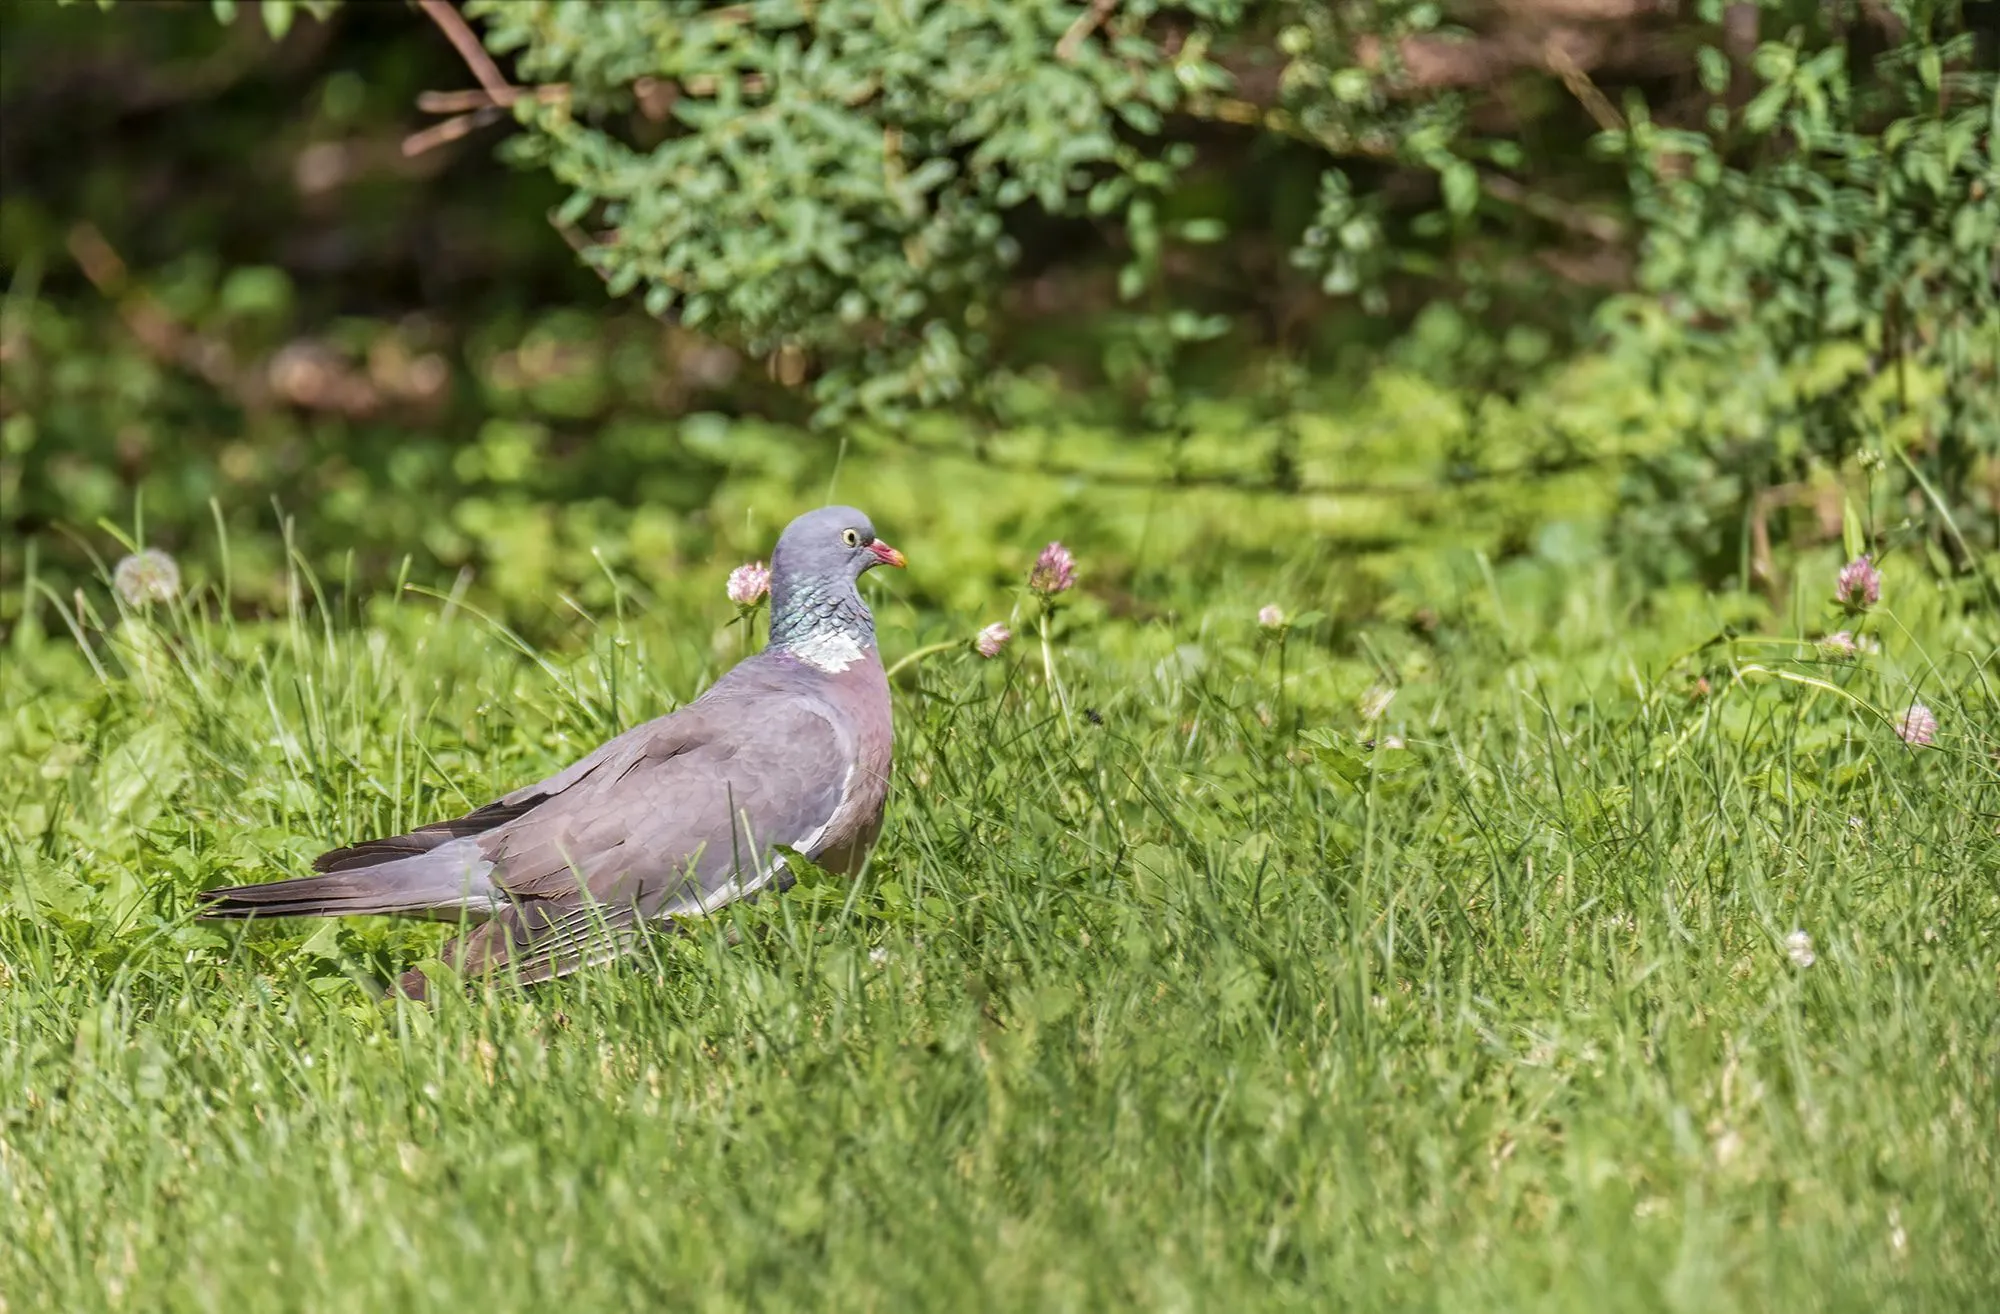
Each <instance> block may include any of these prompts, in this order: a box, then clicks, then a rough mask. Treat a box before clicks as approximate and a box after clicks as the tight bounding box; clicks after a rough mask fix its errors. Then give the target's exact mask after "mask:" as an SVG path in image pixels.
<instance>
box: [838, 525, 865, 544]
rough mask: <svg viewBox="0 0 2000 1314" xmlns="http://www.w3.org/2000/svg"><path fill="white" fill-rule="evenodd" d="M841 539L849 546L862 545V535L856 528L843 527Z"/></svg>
mask: <svg viewBox="0 0 2000 1314" xmlns="http://www.w3.org/2000/svg"><path fill="white" fill-rule="evenodd" d="M840 541H841V542H843V543H845V544H847V546H849V547H860V546H861V535H860V534H859V533H858V532H857V531H855V530H852V529H843V530H841V531H840Z"/></svg>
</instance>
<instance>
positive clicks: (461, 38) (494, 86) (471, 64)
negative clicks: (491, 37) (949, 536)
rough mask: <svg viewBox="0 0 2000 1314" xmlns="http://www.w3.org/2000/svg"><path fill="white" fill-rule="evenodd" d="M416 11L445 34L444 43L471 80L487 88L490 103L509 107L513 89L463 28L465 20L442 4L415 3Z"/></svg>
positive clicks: (422, 0) (432, 1) (423, 0)
mask: <svg viewBox="0 0 2000 1314" xmlns="http://www.w3.org/2000/svg"><path fill="white" fill-rule="evenodd" d="M417 7H418V8H419V9H421V10H423V11H424V13H425V15H426V16H428V17H429V19H430V20H431V21H432V22H433V23H436V24H437V25H438V27H439V28H440V29H441V30H442V31H443V32H444V35H445V39H446V40H447V41H449V42H451V44H452V49H454V50H456V51H458V57H459V58H460V59H462V60H464V61H465V65H466V67H467V68H469V69H471V70H472V76H473V77H475V78H478V79H479V85H480V86H482V87H484V88H486V94H487V95H488V96H491V97H492V98H493V103H494V104H496V105H499V104H512V103H513V101H512V97H513V96H514V94H515V89H514V87H513V86H511V85H510V84H509V83H508V81H507V79H506V77H505V76H504V75H502V73H501V72H500V66H499V65H498V64H495V63H494V62H493V57H492V56H491V55H489V54H487V53H486V47H484V46H482V45H480V44H479V38H478V36H477V35H475V34H474V33H473V30H472V29H471V28H470V27H468V26H467V25H466V22H465V18H464V17H463V16H462V15H461V14H460V13H459V12H458V10H456V9H454V8H452V7H451V6H450V5H449V4H447V3H445V0H417Z"/></svg>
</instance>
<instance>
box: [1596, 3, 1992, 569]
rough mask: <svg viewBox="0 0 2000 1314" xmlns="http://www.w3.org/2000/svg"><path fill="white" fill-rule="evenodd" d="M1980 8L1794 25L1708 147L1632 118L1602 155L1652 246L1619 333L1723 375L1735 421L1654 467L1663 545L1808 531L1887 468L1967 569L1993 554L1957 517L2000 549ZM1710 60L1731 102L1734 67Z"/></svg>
mask: <svg viewBox="0 0 2000 1314" xmlns="http://www.w3.org/2000/svg"><path fill="white" fill-rule="evenodd" d="M1710 8H1711V9H1712V10H1713V11H1716V12H1719V11H1720V8H1721V6H1720V5H1719V4H1712V5H1711V6H1710ZM1794 10H1796V11H1797V12H1796V13H1794V12H1793V11H1794ZM1962 11H1963V6H1962V5H1959V4H1956V3H1943V4H1940V3H1931V2H1930V0H1918V2H1914V3H1897V4H1892V5H1888V6H1885V7H1884V8H1883V9H1882V10H1880V11H1877V12H1874V13H1873V14H1871V17H1872V18H1873V19H1874V20H1875V21H1876V22H1878V23H1885V24H1888V25H1889V27H1890V30H1889V31H1888V32H1886V33H1885V32H1871V31H1870V30H1869V29H1868V28H1866V27H1859V26H1857V24H1856V19H1857V15H1855V14H1853V13H1851V12H1848V11H1847V10H1846V9H1844V8H1843V7H1841V6H1788V7H1783V9H1782V10H1781V12H1783V13H1785V15H1786V16H1787V18H1788V19H1789V20H1790V21H1791V22H1792V23H1793V25H1792V26H1790V27H1789V28H1788V29H1787V30H1786V31H1785V32H1784V34H1783V37H1782V39H1780V40H1775V41H1767V42H1765V43H1763V44H1761V45H1759V46H1758V47H1757V49H1756V52H1755V55H1754V57H1753V61H1752V68H1753V74H1752V77H1753V79H1754V80H1753V82H1752V86H1753V88H1754V94H1751V95H1749V96H1748V97H1747V98H1744V99H1742V101H1741V103H1740V104H1736V105H1733V106H1731V105H1727V104H1723V103H1718V104H1717V105H1715V106H1713V107H1712V108H1711V110H1710V112H1709V114H1708V116H1707V117H1706V119H1705V121H1704V124H1703V126H1702V128H1701V129H1699V130H1682V129H1675V128H1672V127H1668V126H1664V125H1661V124H1659V123H1655V122H1653V121H1651V120H1650V119H1649V118H1648V117H1647V114H1646V111H1645V107H1644V106H1643V105H1639V104H1634V105H1633V106H1632V107H1631V108H1632V111H1633V122H1632V127H1631V130H1630V132H1629V133H1627V134H1624V135H1622V136H1611V137H1608V138H1607V139H1606V143H1605V144H1607V145H1609V146H1611V147H1613V148H1614V149H1616V150H1617V151H1618V153H1620V154H1621V155H1623V156H1624V157H1625V158H1627V159H1628V160H1629V161H1630V163H1631V166H1632V187H1633V196H1634V201H1635V208H1636V212H1637V214H1638V215H1639V217H1640V218H1641V220H1642V221H1643V223H1644V232H1645V240H1644V244H1643V246H1642V262H1641V266H1640V283H1641V286H1642V288H1643V289H1644V295H1643V296H1631V297H1625V298H1621V299H1619V300H1618V301H1617V302H1616V303H1614V305H1613V306H1611V307H1609V308H1608V309H1609V312H1610V313H1609V316H1608V317H1609V318H1610V320H1611V322H1612V323H1613V324H1614V334H1615V335H1617V336H1620V337H1623V338H1625V339H1626V341H1625V344H1624V345H1625V346H1626V348H1627V349H1629V350H1631V351H1633V352H1635V353H1638V354H1640V355H1642V356H1647V357H1651V358H1653V359H1656V360H1660V361H1662V362H1665V361H1668V360H1671V359H1673V358H1677V357H1693V358H1696V359H1699V360H1702V361H1706V362H1713V363H1715V364H1720V365H1724V366H1726V367H1727V368H1724V369H1718V370H1715V371H1713V372H1712V374H1711V375H1710V380H1711V385H1710V386H1712V387H1713V388H1714V389H1715V390H1716V400H1717V402H1718V404H1719V408H1720V409H1721V410H1722V411H1723V412H1724V413H1726V414H1731V415H1733V416H1734V417H1735V419H1734V421H1733V422H1727V423H1723V424H1720V425H1716V426H1713V427H1704V428H1701V429H1696V430H1692V431H1690V433H1689V440H1690V441H1689V442H1688V443H1687V444H1685V445H1684V446H1682V447H1680V448H1679V449H1677V450H1675V451H1674V452H1671V453H1669V454H1668V456H1667V459H1666V460H1665V461H1664V462H1660V463H1653V464H1651V465H1649V466H1648V467H1647V468H1645V469H1644V470H1643V471H1642V473H1641V476H1640V479H1641V480H1642V481H1644V482H1645V483H1647V484H1650V486H1651V488H1652V489H1653V490H1655V491H1654V495H1652V496H1643V495H1642V497H1641V498H1640V499H1638V500H1639V501H1640V503H1641V507H1640V509H1639V511H1638V513H1637V514H1635V515H1634V517H1633V518H1632V519H1633V521H1634V522H1635V523H1636V524H1637V525H1638V526H1639V527H1640V529H1641V532H1642V533H1644V534H1646V535H1647V536H1648V537H1653V538H1660V539H1665V540H1667V543H1665V544H1663V546H1668V545H1671V546H1678V547H1681V548H1684V549H1686V548H1690V547H1691V548H1692V549H1693V550H1694V551H1695V552H1696V553H1697V554H1698V555H1706V556H1710V557H1713V556H1716V555H1718V553H1719V552H1726V550H1727V549H1726V548H1725V547H1724V541H1725V540H1724V536H1723V535H1722V534H1720V533H1718V529H1719V528H1720V527H1722V526H1724V525H1726V524H1728V523H1729V522H1730V521H1732V520H1734V521H1737V522H1739V523H1740V522H1741V521H1742V520H1743V519H1744V518H1745V517H1746V516H1747V517H1750V518H1752V519H1755V520H1761V519H1763V518H1764V517H1766V516H1769V515H1772V514H1775V513H1777V512H1779V511H1780V510H1785V509H1791V508H1794V507H1795V508H1797V509H1799V510H1800V511H1805V512H1808V513H1810V504H1811V503H1813V502H1814V501H1819V502H1821V503H1824V502H1825V500H1826V494H1827V490H1828V487H1829V485H1834V484H1838V483H1839V482H1841V481H1843V480H1848V479H1852V478H1855V477H1857V476H1860V477H1866V476H1871V475H1879V474H1885V473H1886V475H1887V476H1888V478H1887V483H1888V484H1889V485H1890V486H1891V487H1893V488H1895V489H1896V490H1897V491H1898V492H1900V493H1902V494H1904V495H1905V496H1906V497H1907V498H1908V499H1909V500H1910V501H1911V502H1912V503H1913V504H1915V503H1918V499H1920V498H1921V499H1923V500H1924V501H1925V502H1928V503H1929V505H1930V508H1931V509H1934V510H1935V511H1937V512H1941V513H1942V518H1943V520H1944V521H1945V524H1944V525H1943V526H1942V528H1943V529H1945V530H1946V531H1947V532H1944V533H1941V534H1940V535H1939V543H1940V547H1941V548H1942V549H1944V550H1947V551H1949V552H1951V553H1952V554H1954V556H1955V557H1956V558H1957V559H1958V561H1959V562H1961V563H1962V562H1963V561H1965V560H1967V559H1969V558H1970V557H1971V555H1972V553H1973V552H1974V551H1975V549H1974V548H1973V546H1972V545H1971V544H1970V543H1969V542H1968V541H1967V539H1966V537H1965V536H1964V533H1963V532H1962V531H1960V530H1959V529H1958V528H1957V524H1958V523H1963V524H1965V525H1967V526H1969V527H1973V528H1974V529H1975V532H1978V531H1980V530H1982V529H1983V531H1984V532H1983V534H1982V535H1981V536H1982V537H1985V538H1986V546H1987V547H1989V548H1990V547H1991V546H1993V545H1994V544H1995V543H1996V542H2000V539H1995V538H1994V537H1992V536H1993V535H1996V534H2000V517H1996V515H1995V509H1996V506H2000V459H1996V458H2000V78H1996V76H1995V74H1994V72H1993V64H1992V55H1993V50H1992V45H1991V42H1990V39H1989V41H1988V44H1987V46H1986V49H1985V51H1984V55H1985V59H1984V61H1983V62H1982V60H1981V58H1980V54H1981V51H1980V49H1979V46H1978V43H1977V41H1976V39H1975V37H1974V35H1973V34H1972V33H1970V32H1968V31H1965V30H1963V29H1962V26H1961V20H1962V18H1963V12H1962ZM1871 38H1872V39H1871ZM1697 53H1698V64H1699V67H1700V69H1701V74H1702V79H1703V84H1704V86H1705V87H1706V88H1707V89H1708V90H1709V91H1710V92H1712V93H1714V94H1715V95H1717V96H1718V97H1720V96H1722V95H1723V94H1724V93H1726V91H1727V90H1728V86H1729V81H1730V66H1729V62H1728V60H1727V58H1726V56H1725V55H1724V53H1723V52H1722V51H1721V50H1720V49H1717V48H1715V47H1703V48H1702V49H1701V50H1700V51H1699V52H1697ZM1947 568H1948V569H1949V567H1947Z"/></svg>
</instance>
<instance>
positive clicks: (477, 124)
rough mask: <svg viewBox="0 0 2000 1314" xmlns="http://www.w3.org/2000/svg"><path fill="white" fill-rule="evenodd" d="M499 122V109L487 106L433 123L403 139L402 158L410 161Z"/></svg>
mask: <svg viewBox="0 0 2000 1314" xmlns="http://www.w3.org/2000/svg"><path fill="white" fill-rule="evenodd" d="M499 120H500V110H499V107H498V106H494V105H488V106H487V107H485V108H484V109H476V110H474V111H472V112H471V113H470V114H460V115H457V116H455V117H453V118H449V119H446V120H445V121H444V122H442V123H434V124H432V125H431V126H430V127H428V128H425V129H424V130H423V131H422V132H413V133H411V134H410V135H409V136H407V137H405V138H403V158H405V159H410V158H412V157H414V156H418V155H422V154H423V153H424V152H425V151H427V150H432V149H434V148H436V147H439V146H442V145H444V144H445V143H446V142H452V141H457V140H458V139H459V138H460V137H464V136H467V135H469V134H471V133H473V132H476V131H477V130H479V129H480V128H483V127H485V126H486V125H487V124H489V123H497V122H499Z"/></svg>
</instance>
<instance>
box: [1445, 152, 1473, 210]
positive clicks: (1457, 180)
mask: <svg viewBox="0 0 2000 1314" xmlns="http://www.w3.org/2000/svg"><path fill="white" fill-rule="evenodd" d="M1438 179H1439V181H1440V182H1441V183H1442V184H1443V186H1444V204H1445V208H1446V209H1447V210H1450V211H1451V212H1452V214H1454V215H1456V216H1457V217H1458V218H1461V219H1463V218H1465V217H1466V216H1467V215H1469V214H1471V213H1472V212H1473V210H1475V209H1476V208H1478V205H1479V175H1478V173H1477V172H1475V171H1474V170H1473V167H1472V166H1471V165H1469V164H1467V163H1466V162H1465V161H1463V160H1453V161H1452V162H1451V163H1449V164H1447V165H1445V166H1444V169H1443V170H1442V171H1441V172H1440V173H1439V174H1438Z"/></svg>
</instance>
